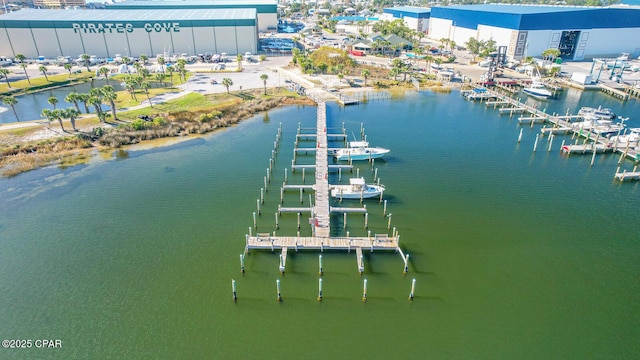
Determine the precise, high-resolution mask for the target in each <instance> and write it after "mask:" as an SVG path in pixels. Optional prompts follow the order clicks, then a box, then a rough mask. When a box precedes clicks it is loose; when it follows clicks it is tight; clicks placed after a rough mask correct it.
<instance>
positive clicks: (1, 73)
mask: <svg viewBox="0 0 640 360" xmlns="http://www.w3.org/2000/svg"><path fill="white" fill-rule="evenodd" d="M10 72H11V71H9V70H8V69H5V68H0V77H3V78H4V80H5V81H6V82H7V86H8V87H9V88H11V84H10V83H9V73H10Z"/></svg>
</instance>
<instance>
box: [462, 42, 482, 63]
mask: <svg viewBox="0 0 640 360" xmlns="http://www.w3.org/2000/svg"><path fill="white" fill-rule="evenodd" d="M464 46H465V47H466V48H467V50H469V53H471V55H472V56H473V58H472V60H471V61H472V62H476V57H477V56H478V55H480V52H481V51H482V42H480V41H479V40H477V39H476V38H472V37H470V38H469V41H467V42H466V43H464Z"/></svg>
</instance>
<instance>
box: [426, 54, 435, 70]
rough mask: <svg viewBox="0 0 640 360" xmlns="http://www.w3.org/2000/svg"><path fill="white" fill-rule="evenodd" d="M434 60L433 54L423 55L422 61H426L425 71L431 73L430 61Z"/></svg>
mask: <svg viewBox="0 0 640 360" xmlns="http://www.w3.org/2000/svg"><path fill="white" fill-rule="evenodd" d="M434 60H435V58H434V57H433V55H427V56H425V57H424V61H425V62H426V63H427V72H428V73H429V74H431V63H432V62H433V61H434Z"/></svg>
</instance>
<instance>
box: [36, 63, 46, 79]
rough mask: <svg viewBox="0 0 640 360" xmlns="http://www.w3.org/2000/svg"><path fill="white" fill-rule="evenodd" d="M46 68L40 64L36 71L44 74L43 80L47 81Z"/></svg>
mask: <svg viewBox="0 0 640 360" xmlns="http://www.w3.org/2000/svg"><path fill="white" fill-rule="evenodd" d="M47 70H48V69H47V67H46V66H44V65H40V66H39V67H38V71H40V72H41V73H42V74H43V75H44V78H45V80H47V81H49V77H48V76H47Z"/></svg>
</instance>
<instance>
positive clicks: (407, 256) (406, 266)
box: [402, 254, 409, 274]
mask: <svg viewBox="0 0 640 360" xmlns="http://www.w3.org/2000/svg"><path fill="white" fill-rule="evenodd" d="M403 260H404V269H403V270H402V273H403V274H406V273H408V272H409V254H406V255H405V257H404V259H403Z"/></svg>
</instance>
